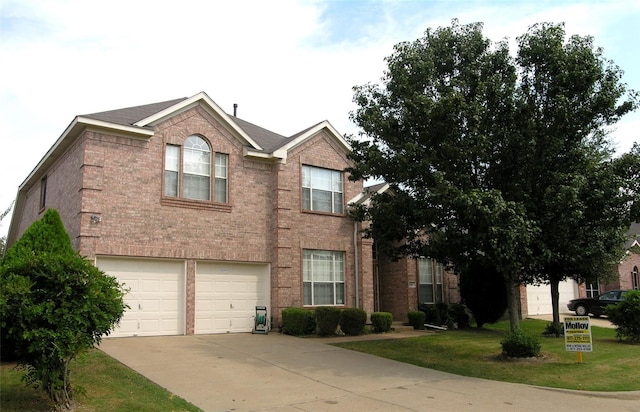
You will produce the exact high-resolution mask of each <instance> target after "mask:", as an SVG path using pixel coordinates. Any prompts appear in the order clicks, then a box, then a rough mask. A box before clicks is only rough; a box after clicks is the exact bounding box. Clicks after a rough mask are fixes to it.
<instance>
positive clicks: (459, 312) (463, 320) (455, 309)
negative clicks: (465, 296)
mask: <svg viewBox="0 0 640 412" xmlns="http://www.w3.org/2000/svg"><path fill="white" fill-rule="evenodd" d="M449 318H450V319H451V320H452V321H453V323H455V325H456V326H457V327H458V329H464V328H468V327H469V326H470V325H471V322H470V317H469V314H468V313H467V308H466V307H465V306H464V305H461V304H459V303H452V304H451V305H449Z"/></svg>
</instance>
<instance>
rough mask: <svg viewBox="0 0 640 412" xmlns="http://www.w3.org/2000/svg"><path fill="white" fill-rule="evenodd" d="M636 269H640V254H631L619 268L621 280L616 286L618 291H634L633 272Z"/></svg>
mask: <svg viewBox="0 0 640 412" xmlns="http://www.w3.org/2000/svg"><path fill="white" fill-rule="evenodd" d="M634 267H638V269H640V254H638V253H629V254H628V255H627V256H626V258H625V259H624V260H623V261H622V262H621V263H620V265H619V266H618V273H619V274H620V280H619V282H617V284H616V285H615V286H616V288H618V289H633V286H634V285H633V276H632V275H631V272H632V271H633V268H634Z"/></svg>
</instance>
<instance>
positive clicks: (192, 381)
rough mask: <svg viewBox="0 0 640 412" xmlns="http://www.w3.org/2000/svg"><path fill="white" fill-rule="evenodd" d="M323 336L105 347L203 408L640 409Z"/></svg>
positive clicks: (609, 397)
mask: <svg viewBox="0 0 640 412" xmlns="http://www.w3.org/2000/svg"><path fill="white" fill-rule="evenodd" d="M408 333H419V332H407V334H408ZM401 335H402V334H401ZM325 342H329V341H328V340H324V339H313V338H306V339H303V338H295V337H292V336H287V335H281V334H278V333H270V334H269V335H251V334H229V335H191V336H169V337H148V338H141V337H137V338H110V339H104V340H103V341H102V345H101V349H102V350H103V351H104V352H106V353H107V354H109V355H110V356H112V357H114V358H116V359H118V360H119V361H121V362H122V363H124V364H125V365H127V366H129V367H131V368H132V369H134V370H136V371H138V372H139V373H141V374H142V375H144V376H146V377H147V378H149V379H150V380H152V381H154V382H156V383H157V384H159V385H160V386H163V387H165V388H167V389H168V390H169V391H171V392H172V393H174V394H176V395H178V396H180V397H182V398H184V399H186V400H188V401H189V402H191V403H193V404H194V405H197V406H198V407H200V408H202V409H203V410H204V411H280V412H287V411H427V410H428V411H513V412H515V411H535V412H540V411H541V410H542V411H544V410H553V411H559V412H560V411H575V410H582V411H600V412H601V411H603V410H608V411H614V410H616V411H623V410H624V411H640V392H624V393H591V392H576V391H565V390H554V389H548V388H539V387H532V386H528V385H519V384H510V383H503V382H495V381H489V380H483V379H476V378H467V377H462V376H457V375H452V374H448V373H443V372H437V371H433V370H430V369H425V368H420V367H417V366H412V365H408V364H404V363H400V362H396V361H392V360H388V359H383V358H379V357H376V356H372V355H367V354H363V353H358V352H353V351H349V350H346V349H341V348H337V347H334V346H331V345H328V344H326V343H325ZM443 355H444V354H443Z"/></svg>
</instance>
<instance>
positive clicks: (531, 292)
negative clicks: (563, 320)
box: [527, 280, 578, 315]
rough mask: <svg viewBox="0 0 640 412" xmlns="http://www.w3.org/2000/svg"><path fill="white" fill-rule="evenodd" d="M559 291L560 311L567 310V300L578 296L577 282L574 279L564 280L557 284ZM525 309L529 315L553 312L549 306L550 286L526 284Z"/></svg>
mask: <svg viewBox="0 0 640 412" xmlns="http://www.w3.org/2000/svg"><path fill="white" fill-rule="evenodd" d="M558 292H559V293H560V299H559V305H558V306H559V310H560V313H565V312H568V311H569V309H567V302H569V301H570V300H571V299H575V298H576V297H577V296H578V284H577V283H576V282H575V281H574V280H566V281H564V282H560V284H559V285H558ZM527 309H528V313H529V315H550V314H552V313H553V307H552V306H551V287H550V286H549V285H540V286H531V285H528V286H527Z"/></svg>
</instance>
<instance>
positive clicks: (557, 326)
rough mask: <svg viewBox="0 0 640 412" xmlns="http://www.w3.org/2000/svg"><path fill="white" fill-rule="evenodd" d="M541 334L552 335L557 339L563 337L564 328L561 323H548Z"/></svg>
mask: <svg viewBox="0 0 640 412" xmlns="http://www.w3.org/2000/svg"><path fill="white" fill-rule="evenodd" d="M542 334H543V335H545V336H551V335H553V336H555V337H556V338H557V337H560V336H562V335H564V327H563V326H562V323H553V322H549V323H547V326H545V328H544V332H542Z"/></svg>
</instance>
